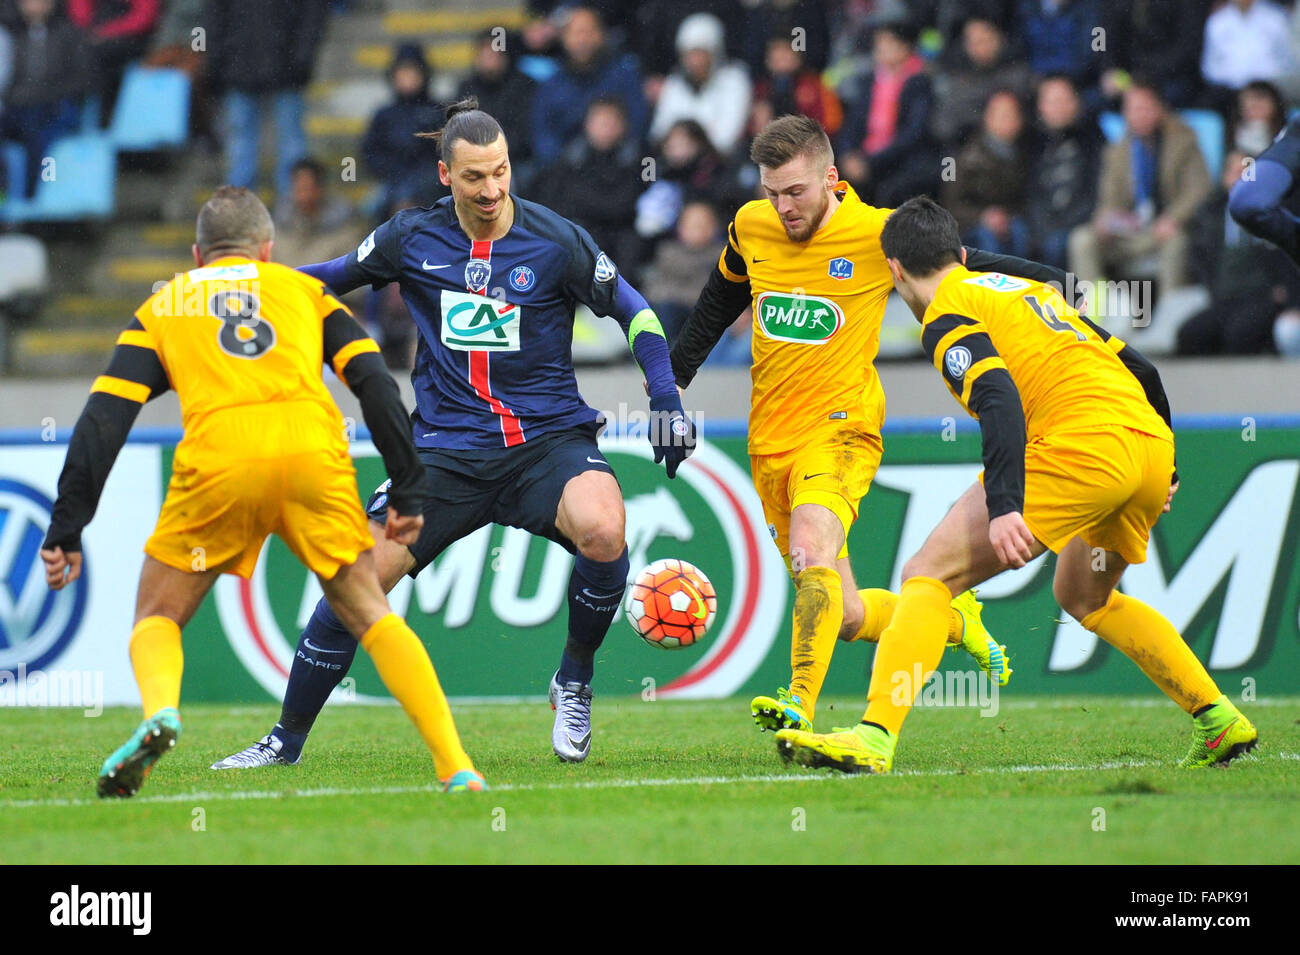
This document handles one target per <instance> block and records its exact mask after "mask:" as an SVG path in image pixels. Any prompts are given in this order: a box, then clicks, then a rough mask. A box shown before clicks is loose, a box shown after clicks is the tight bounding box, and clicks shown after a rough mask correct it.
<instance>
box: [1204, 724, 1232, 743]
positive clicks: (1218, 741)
mask: <svg viewBox="0 0 1300 955" xmlns="http://www.w3.org/2000/svg"><path fill="white" fill-rule="evenodd" d="M1235 722H1237V721H1236V720H1233V721H1232V723H1235ZM1232 723H1229V724H1228V725H1227V727H1226V728H1225V729H1224V731H1223V732H1222V733H1220V734H1219V735H1218V736H1216V737H1214V739H1207V740H1206V741H1205V748H1206V749H1218V748H1219V744H1220V743H1222V742H1223V737H1225V736H1227V735H1228V730H1230V729H1232Z"/></svg>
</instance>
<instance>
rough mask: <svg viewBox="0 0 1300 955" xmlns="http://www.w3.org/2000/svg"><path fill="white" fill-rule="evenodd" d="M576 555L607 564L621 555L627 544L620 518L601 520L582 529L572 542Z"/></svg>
mask: <svg viewBox="0 0 1300 955" xmlns="http://www.w3.org/2000/svg"><path fill="white" fill-rule="evenodd" d="M574 544H575V545H576V546H577V548H578V553H580V554H581V555H582V556H583V557H586V558H587V559H588V560H594V561H599V562H600V563H602V564H604V563H609V562H610V561H614V560H618V559H619V557H621V556H622V555H623V549H624V548H625V547H626V546H627V542H626V541H625V540H624V536H623V520H622V516H621V515H619V516H618V517H613V516H611V517H608V518H602V519H601V520H598V521H595V522H593V523H592V524H591V525H589V526H588V527H586V528H583V531H582V533H580V534H579V536H578V539H577V540H575V541H574Z"/></svg>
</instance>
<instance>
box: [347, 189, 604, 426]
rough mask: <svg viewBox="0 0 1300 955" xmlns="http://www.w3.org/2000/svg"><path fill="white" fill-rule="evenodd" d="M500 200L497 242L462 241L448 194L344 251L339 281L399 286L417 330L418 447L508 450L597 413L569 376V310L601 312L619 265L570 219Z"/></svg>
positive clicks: (414, 374)
mask: <svg viewBox="0 0 1300 955" xmlns="http://www.w3.org/2000/svg"><path fill="white" fill-rule="evenodd" d="M511 200H512V201H513V202H514V204H515V220H514V224H513V225H512V226H511V228H510V231H509V232H507V233H506V235H505V236H504V237H503V238H500V239H497V240H496V241H493V242H480V241H475V240H471V239H470V238H469V236H467V235H466V234H465V232H464V231H463V230H462V229H461V227H460V223H459V222H458V221H457V219H456V211H455V208H454V207H453V205H452V200H451V197H447V198H445V199H442V200H440V201H439V202H437V203H435V204H434V205H432V206H430V207H428V208H426V209H405V210H403V211H401V212H399V213H397V215H395V216H393V218H391V219H389V220H388V221H387V222H385V223H384V224H383V225H381V226H380V227H379V228H377V229H376V230H375V231H374V232H372V233H370V235H368V236H367V237H366V238H365V241H363V242H362V243H361V245H360V246H359V247H358V248H357V249H356V250H355V251H354V252H352V253H350V254H349V255H348V257H347V261H346V266H345V270H346V274H347V282H346V283H344V284H347V285H348V286H350V287H351V288H356V287H358V286H361V285H365V284H367V283H368V284H370V285H372V286H373V287H375V288H379V287H381V286H383V285H387V284H388V283H389V282H398V283H400V285H401V290H402V299H403V301H405V302H406V306H407V308H408V309H410V312H411V315H412V317H413V318H414V319H415V324H416V326H417V327H418V328H419V331H420V337H419V346H418V348H417V349H416V354H415V368H414V370H413V371H412V372H411V383H412V384H413V385H414V386H415V411H414V412H412V414H411V421H412V424H413V426H414V436H415V443H416V445H417V446H418V447H425V448H462V449H463V448H500V447H513V446H515V445H519V444H523V443H524V442H526V441H528V440H530V439H531V438H534V437H537V436H539V435H542V434H545V433H547V432H550V431H557V430H560V429H563V428H572V427H575V426H577V425H584V424H590V423H592V422H594V421H596V420H597V418H598V415H597V412H596V411H594V410H593V409H592V408H590V407H589V406H588V405H587V403H586V402H585V401H583V400H582V396H581V395H580V394H579V393H578V382H577V378H576V377H575V375H574V372H573V312H574V308H575V307H576V306H577V305H578V304H579V303H581V304H584V305H586V306H588V307H589V308H590V309H591V310H592V311H593V312H595V313H596V314H597V315H610V314H612V313H613V312H614V304H615V297H616V292H617V288H618V271H617V269H616V268H615V266H614V263H613V262H611V261H610V259H609V258H608V257H607V256H606V255H605V254H604V253H603V252H601V251H600V249H599V248H597V247H596V244H595V242H593V241H592V238H591V236H590V235H588V234H587V232H586V230H584V229H583V228H582V227H581V226H578V225H575V224H574V223H572V222H570V221H569V220H568V219H565V218H564V217H563V216H560V215H557V214H556V213H554V212H552V211H551V210H550V209H547V208H546V207H545V206H540V205H538V204H537V203H535V202H529V201H528V200H526V199H520V198H519V197H517V196H511ZM344 290H345V289H338V291H340V292H341V291H344Z"/></svg>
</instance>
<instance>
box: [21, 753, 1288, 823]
mask: <svg viewBox="0 0 1300 955" xmlns="http://www.w3.org/2000/svg"><path fill="white" fill-rule="evenodd" d="M1244 758H1246V759H1254V760H1269V759H1290V760H1300V753H1268V754H1263V755H1251V756H1247V757H1244ZM1169 765H1172V764H1169V763H1165V762H1163V761H1156V760H1129V761H1123V762H1105V763H1097V764H1093V765H1082V764H1075V763H1063V764H1059V765H1052V764H1046V763H1044V764H1035V765H1026V766H984V767H979V768H976V769H914V770H908V769H903V770H899V771H898V772H895V773H892V774H891V775H892V776H900V777H904V778H913V779H916V778H926V777H936V776H1014V775H1021V774H1025V773H1081V772H1106V771H1110V770H1116V769H1151V768H1155V767H1160V766H1169ZM853 778H855V777H853V776H849V775H847V774H844V773H815V774H814V773H811V772H810V773H799V774H784V773H757V774H751V775H740V776H679V777H671V778H661V779H593V780H587V781H583V782H567V783H502V784H500V785H495V786H492V787H491V789H489V790H488V791H489V792H492V793H511V792H554V791H565V790H582V789H635V788H636V787H638V786H734V785H743V784H746V783H819V782H825V781H827V780H850V779H853ZM436 792H440V788H439V787H438V786H435V785H432V784H430V785H424V786H359V787H355V788H341V787H321V788H316V789H289V790H271V789H243V790H241V789H233V790H229V791H225V792H222V791H212V792H190V793H169V794H165V795H159V796H139V797H136V798H134V799H131V800H129V802H130V803H131V804H140V803H201V802H219V801H221V800H232V801H238V800H277V799H295V798H296V799H313V798H319V797H338V796H400V795H408V794H412V793H436ZM104 802H105V801H104V800H101V799H14V800H9V801H8V802H0V809H40V808H45V807H72V806H99V805H104ZM120 802H127V800H120Z"/></svg>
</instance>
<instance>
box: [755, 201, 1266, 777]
mask: <svg viewBox="0 0 1300 955" xmlns="http://www.w3.org/2000/svg"><path fill="white" fill-rule="evenodd" d="M881 241H882V244H883V246H884V250H885V255H886V257H887V258H888V260H889V267H890V270H891V272H892V273H893V279H894V284H895V285H896V286H897V287H898V290H899V293H900V294H901V295H902V296H903V299H904V300H905V301H906V302H907V304H908V305H909V306H910V307H911V309H912V312H913V314H915V315H916V317H917V319H918V320H919V321H920V322H921V326H922V332H921V343H922V346H923V347H924V348H925V350H926V353H927V354H928V355H929V356H930V359H931V361H932V362H933V363H934V366H935V367H936V368H937V369H938V370H939V371H940V373H942V375H943V378H944V381H945V382H946V383H947V385H948V388H949V390H950V391H951V392H952V394H953V396H954V397H955V398H956V399H957V400H958V402H960V403H961V405H962V406H963V407H964V408H965V409H966V410H967V411H968V412H970V414H971V415H972V416H974V417H976V418H978V419H979V423H980V434H981V437H982V441H983V448H984V471H983V473H982V474H981V475H980V478H981V479H980V481H977V482H976V483H975V484H974V485H972V486H971V487H970V489H969V490H967V491H966V493H965V494H963V495H962V496H961V497H960V498H959V499H958V501H957V503H956V504H954V505H953V507H952V509H951V510H950V511H949V512H948V513H947V515H946V516H945V517H944V519H943V521H942V522H940V524H939V526H938V527H936V528H935V529H934V531H933V532H932V533H931V534H930V537H929V538H928V539H927V540H926V542H925V544H924V545H923V546H922V547H921V550H920V551H919V552H918V553H917V554H916V555H915V556H913V557H912V558H911V559H910V560H908V562H907V564H906V565H905V566H904V568H903V586H902V589H901V592H900V594H899V597H898V606H897V609H896V610H895V612H894V615H893V619H892V621H891V622H890V624H889V626H888V627H887V628H886V629H885V632H884V633H883V634H882V635H881V637H880V645H879V647H878V648H877V650H876V657H875V661H874V663H873V666H872V672H871V686H870V689H869V691H868V694H867V699H868V705H867V711H866V714H865V715H864V716H863V719H862V722H861V723H859V724H858V725H857V726H855V727H853V728H852V729H851V730H846V731H841V732H836V733H830V734H816V733H806V732H800V731H797V730H784V731H782V732H780V733H778V734H777V747H778V749H779V751H780V752H781V754H782V756H784V757H785V758H787V759H795V760H797V761H798V762H801V763H803V764H805V765H809V766H830V767H833V768H836V769H840V770H843V771H845V772H869V773H887V772H889V771H890V770H891V769H892V767H893V762H894V747H895V745H896V743H897V741H898V733H899V730H900V728H901V727H902V725H903V720H904V718H905V717H906V716H907V713H908V711H909V710H910V709H911V706H912V703H913V700H914V698H915V696H916V694H917V693H918V692H919V691H920V689H921V686H920V685H919V684H918V685H915V686H911V693H910V694H909V693H900V692H898V689H899V686H900V682H899V678H900V675H901V676H907V675H910V674H913V673H919V674H921V675H922V681H924V679H926V678H928V677H929V674H930V673H931V671H933V670H934V669H935V667H936V666H937V665H938V662H939V656H940V654H941V653H942V651H943V645H944V633H945V631H946V628H947V614H948V602H949V601H950V600H951V599H952V594H953V592H954V591H961V590H964V589H965V588H967V587H974V586H977V585H978V584H980V583H982V582H983V581H985V580H988V579H989V578H990V577H992V576H994V575H995V574H998V573H1000V572H1002V571H1003V570H1005V569H1007V568H1009V567H1023V566H1024V565H1025V564H1026V563H1027V562H1028V561H1030V560H1032V559H1033V558H1035V557H1037V556H1038V555H1039V554H1041V553H1043V551H1044V550H1051V551H1052V552H1053V553H1055V554H1056V555H1057V561H1056V577H1055V580H1054V582H1053V587H1052V589H1053V593H1054V594H1055V596H1056V599H1057V601H1058V602H1059V603H1060V605H1061V607H1062V608H1063V609H1064V610H1065V611H1066V613H1068V614H1070V616H1072V617H1074V618H1075V619H1076V620H1078V621H1079V622H1080V623H1081V624H1082V625H1083V626H1084V628H1085V629H1087V630H1090V631H1092V632H1093V633H1095V634H1097V636H1099V637H1101V638H1102V639H1103V640H1105V641H1106V642H1107V643H1109V644H1110V645H1111V646H1113V647H1115V648H1117V649H1118V650H1120V651H1122V652H1123V653H1124V654H1125V655H1126V656H1128V657H1129V658H1130V659H1131V660H1133V662H1134V663H1136V664H1137V665H1138V666H1139V667H1140V668H1141V669H1142V672H1143V673H1145V674H1146V675H1147V676H1148V677H1150V678H1151V680H1152V681H1153V682H1154V683H1155V684H1156V685H1157V686H1158V687H1160V689H1161V690H1163V691H1164V693H1165V695H1166V696H1168V697H1169V698H1170V699H1171V700H1173V701H1174V702H1175V703H1177V704H1178V705H1179V706H1180V707H1182V709H1183V710H1184V711H1186V712H1187V713H1188V715H1190V716H1191V717H1192V721H1193V739H1192V747H1191V749H1190V751H1189V752H1188V753H1187V755H1186V756H1185V757H1184V758H1183V760H1182V762H1181V764H1180V765H1182V766H1185V767H1199V766H1210V765H1214V764H1226V763H1227V762H1228V761H1230V760H1232V759H1233V758H1235V757H1236V756H1238V755H1240V754H1241V753H1244V752H1247V751H1249V750H1251V749H1253V748H1254V747H1255V745H1256V742H1257V740H1258V735H1259V734H1258V733H1257V732H1256V731H1255V727H1254V726H1252V725H1251V723H1250V721H1249V720H1247V719H1246V717H1245V716H1243V715H1242V714H1241V713H1240V712H1239V711H1238V710H1237V708H1236V707H1235V706H1233V704H1232V703H1231V702H1229V701H1228V698H1227V697H1225V696H1224V695H1223V694H1222V693H1220V692H1219V688H1218V687H1217V686H1215V684H1214V681H1213V680H1212V679H1210V676H1209V674H1208V673H1206V672H1205V667H1203V666H1202V665H1201V663H1200V661H1199V660H1197V659H1196V657H1195V655H1193V653H1192V651H1191V650H1190V649H1189V648H1188V646H1187V644H1186V643H1185V642H1184V641H1183V638H1182V637H1181V636H1180V635H1179V633H1178V631H1177V630H1175V629H1174V626H1173V624H1171V623H1170V622H1169V621H1168V620H1167V619H1165V617H1164V616H1162V615H1161V614H1160V613H1159V611H1157V610H1155V609H1154V608H1152V607H1150V606H1148V605H1147V604H1145V603H1143V602H1142V601H1140V600H1138V599H1137V598H1135V597H1132V596H1129V595H1127V594H1122V593H1120V592H1119V591H1118V590H1117V589H1116V587H1117V585H1118V584H1119V580H1120V577H1121V576H1122V575H1123V573H1124V570H1125V568H1127V567H1128V566H1129V565H1130V564H1140V563H1142V562H1143V561H1145V560H1146V553H1147V543H1148V540H1149V538H1150V534H1151V528H1152V526H1153V525H1154V524H1155V523H1156V520H1157V519H1158V518H1159V517H1160V515H1161V513H1163V512H1164V511H1168V510H1169V505H1170V503H1171V502H1172V500H1173V496H1174V493H1175V491H1177V489H1178V475H1177V472H1176V471H1175V469H1174V436H1173V432H1172V431H1171V430H1170V415H1169V402H1168V400H1167V398H1166V397H1165V392H1164V388H1163V386H1162V385H1161V383H1160V376H1159V374H1158V373H1157V372H1156V370H1155V367H1154V366H1153V365H1152V364H1151V363H1150V362H1148V361H1147V360H1146V359H1145V358H1143V357H1142V356H1141V355H1139V354H1138V353H1137V352H1136V351H1134V350H1133V349H1132V348H1129V347H1127V346H1126V345H1125V344H1124V343H1123V342H1122V341H1120V340H1119V339H1118V338H1115V337H1114V336H1112V335H1109V334H1107V333H1106V332H1105V331H1104V330H1102V329H1101V328H1099V327H1097V326H1096V325H1094V324H1092V323H1091V322H1089V321H1088V320H1087V319H1085V318H1083V317H1082V316H1080V315H1079V314H1078V313H1077V312H1076V311H1075V310H1074V309H1073V308H1071V307H1070V306H1069V305H1068V304H1067V303H1066V302H1065V300H1064V299H1062V297H1061V295H1060V294H1059V292H1057V291H1056V290H1055V289H1053V288H1051V287H1050V286H1047V285H1043V284H1041V283H1038V282H1030V281H1025V280H1023V279H1018V278H1015V277H1012V276H1008V275H1002V274H998V273H989V272H977V271H972V270H971V269H969V268H967V267H965V266H964V265H963V261H964V260H966V259H967V256H966V255H965V252H964V250H963V249H962V247H961V240H960V239H959V238H958V233H957V222H956V220H955V219H953V217H952V216H951V215H950V214H949V213H948V212H947V211H946V210H944V209H942V208H941V207H940V206H938V205H937V204H936V203H934V202H932V201H931V200H929V199H924V198H918V199H909V200H908V201H907V202H905V203H903V205H901V206H899V208H898V209H897V210H895V211H894V213H893V214H892V215H891V216H890V217H889V220H888V222H887V223H886V225H885V229H884V232H883V234H882V236H881ZM907 683H908V684H910V683H911V678H910V677H909V678H908V680H907Z"/></svg>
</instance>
